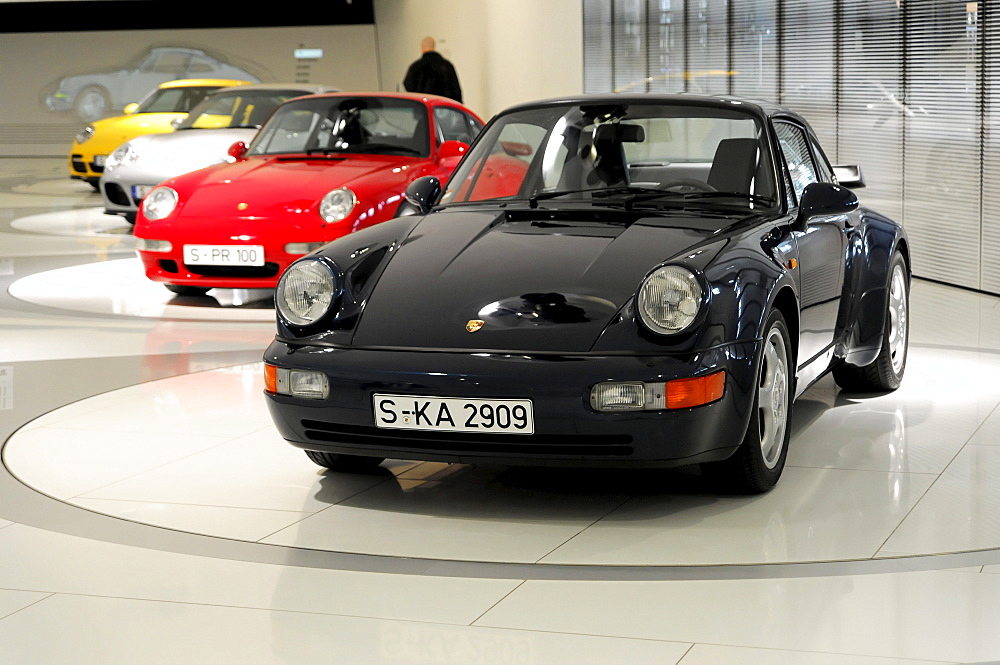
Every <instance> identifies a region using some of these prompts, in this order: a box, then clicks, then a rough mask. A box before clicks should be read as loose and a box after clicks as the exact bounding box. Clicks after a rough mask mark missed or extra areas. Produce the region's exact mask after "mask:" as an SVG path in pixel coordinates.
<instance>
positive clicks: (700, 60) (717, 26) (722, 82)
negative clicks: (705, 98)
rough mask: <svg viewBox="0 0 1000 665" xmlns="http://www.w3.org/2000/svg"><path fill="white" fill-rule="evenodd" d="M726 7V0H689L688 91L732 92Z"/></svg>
mask: <svg viewBox="0 0 1000 665" xmlns="http://www.w3.org/2000/svg"><path fill="white" fill-rule="evenodd" d="M736 4H739V3H736ZM727 5H728V3H727V1H726V0H688V8H687V11H688V32H687V38H688V41H687V44H688V76H687V90H688V92H696V93H702V94H710V95H722V94H726V93H728V92H729V84H730V83H729V77H730V72H729V29H728V22H727V20H726V12H727V11H729V9H728V6H727Z"/></svg>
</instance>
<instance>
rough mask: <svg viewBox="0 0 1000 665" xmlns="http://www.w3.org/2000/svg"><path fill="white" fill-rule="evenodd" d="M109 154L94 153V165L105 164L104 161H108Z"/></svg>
mask: <svg viewBox="0 0 1000 665" xmlns="http://www.w3.org/2000/svg"><path fill="white" fill-rule="evenodd" d="M107 159H108V156H107V155H94V166H104V162H105V161H107Z"/></svg>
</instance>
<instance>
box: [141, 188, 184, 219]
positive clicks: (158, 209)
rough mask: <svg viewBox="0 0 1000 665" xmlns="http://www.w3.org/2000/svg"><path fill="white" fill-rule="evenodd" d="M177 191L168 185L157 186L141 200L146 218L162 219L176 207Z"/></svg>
mask: <svg viewBox="0 0 1000 665" xmlns="http://www.w3.org/2000/svg"><path fill="white" fill-rule="evenodd" d="M177 200H178V199H177V192H175V191H174V190H172V189H170V188H169V187H157V188H156V189H154V190H153V191H151V192H150V193H149V194H147V195H146V198H144V199H143V200H142V214H144V215H145V216H146V219H163V218H164V217H166V216H167V215H169V214H170V213H172V212H173V211H174V208H176V207H177Z"/></svg>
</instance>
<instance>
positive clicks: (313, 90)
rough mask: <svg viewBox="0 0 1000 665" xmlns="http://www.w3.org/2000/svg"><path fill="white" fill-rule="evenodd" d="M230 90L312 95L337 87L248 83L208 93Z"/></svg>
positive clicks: (213, 93) (308, 84)
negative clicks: (275, 91) (290, 92)
mask: <svg viewBox="0 0 1000 665" xmlns="http://www.w3.org/2000/svg"><path fill="white" fill-rule="evenodd" d="M231 90H297V91H298V90H300V91H302V94H303V95H314V94H317V93H322V92H335V91H336V90H337V88H334V87H333V86H329V85H318V84H312V83H249V84H247V85H236V86H230V87H228V88H219V89H218V90H213V91H212V92H211V93H209V94H211V95H218V94H220V93H224V92H229V91H231Z"/></svg>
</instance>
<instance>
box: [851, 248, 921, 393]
mask: <svg viewBox="0 0 1000 665" xmlns="http://www.w3.org/2000/svg"><path fill="white" fill-rule="evenodd" d="M885 301H886V303H885V307H886V312H885V323H884V324H883V328H882V347H881V348H880V349H879V352H878V356H876V357H875V360H873V361H872V362H871V363H870V364H868V365H865V366H864V367H855V366H853V365H847V364H840V365H837V366H836V367H834V368H833V380H834V381H836V382H837V385H838V386H840V387H841V388H842V389H844V390H846V391H849V392H890V391H893V390H895V389H896V388H899V384H900V383H901V382H902V380H903V373H904V372H905V371H906V356H907V355H908V348H909V338H910V277H909V272H908V271H907V269H906V261H904V260H903V256H902V255H901V254H900V253H899V252H896V253H895V254H894V255H893V257H892V262H891V263H890V264H889V278H888V284H886V299H885Z"/></svg>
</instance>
